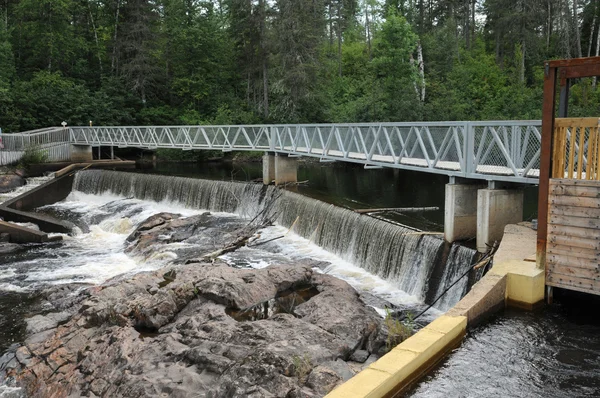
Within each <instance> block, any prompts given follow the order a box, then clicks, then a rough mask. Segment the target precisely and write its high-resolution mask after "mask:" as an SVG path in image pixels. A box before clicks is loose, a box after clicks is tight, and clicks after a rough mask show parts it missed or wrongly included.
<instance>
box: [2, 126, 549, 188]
mask: <svg viewBox="0 0 600 398" xmlns="http://www.w3.org/2000/svg"><path fill="white" fill-rule="evenodd" d="M540 133H541V121H539V120H533V121H483V122H411V123H356V124H297V125H284V124H281V125H277V124H273V125H247V126H245V125H234V126H129V127H127V126H111V127H109V126H97V127H64V128H63V127H58V128H46V129H41V130H35V131H28V132H23V133H18V134H5V135H3V136H2V137H3V145H4V149H2V150H0V164H7V163H11V162H15V161H16V160H18V159H19V158H20V157H21V156H22V154H23V152H24V151H25V150H26V148H28V147H38V148H40V149H42V150H44V151H46V152H47V153H48V159H49V160H50V161H68V160H71V159H72V157H73V152H74V151H75V152H78V151H80V150H81V149H80V148H82V147H89V148H91V147H100V146H110V147H119V148H124V147H136V148H146V149H157V148H175V149H181V150H221V151H264V152H270V153H272V154H278V155H287V156H288V157H298V156H310V157H315V158H319V159H320V160H321V161H323V162H327V161H345V162H352V163H359V164H363V165H364V166H365V168H381V167H390V168H397V169H406V170H415V171H422V172H429V173H438V174H445V175H448V176H451V177H462V178H468V179H477V180H488V181H506V182H514V183H525V184H537V181H538V176H539V165H540V142H541V134H540Z"/></svg>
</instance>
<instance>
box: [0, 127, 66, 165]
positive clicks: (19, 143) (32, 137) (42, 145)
mask: <svg viewBox="0 0 600 398" xmlns="http://www.w3.org/2000/svg"><path fill="white" fill-rule="evenodd" d="M1 137H2V147H1V148H0V165H3V166H4V165H9V164H13V163H17V162H18V161H19V160H20V159H21V157H22V156H23V154H24V153H25V151H26V150H27V149H30V150H36V151H42V152H44V153H45V154H46V159H47V161H49V162H63V161H69V160H70V159H71V144H70V141H69V131H68V129H65V128H62V127H58V128H57V127H51V128H45V129H39V130H32V131H27V132H24V133H18V134H2V135H1Z"/></svg>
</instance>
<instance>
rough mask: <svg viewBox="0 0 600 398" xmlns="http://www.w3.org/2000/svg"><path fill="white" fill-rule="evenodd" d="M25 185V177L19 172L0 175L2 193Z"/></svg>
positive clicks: (0, 191) (0, 190)
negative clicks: (18, 173)
mask: <svg viewBox="0 0 600 398" xmlns="http://www.w3.org/2000/svg"><path fill="white" fill-rule="evenodd" d="M23 185H25V179H24V178H23V177H21V176H19V175H17V174H3V175H0V193H6V192H10V191H14V190H15V189H17V188H19V187H21V186H23Z"/></svg>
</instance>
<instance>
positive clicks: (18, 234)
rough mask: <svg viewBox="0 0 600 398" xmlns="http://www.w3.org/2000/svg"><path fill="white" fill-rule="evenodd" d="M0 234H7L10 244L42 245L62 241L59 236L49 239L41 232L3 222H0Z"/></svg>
mask: <svg viewBox="0 0 600 398" xmlns="http://www.w3.org/2000/svg"><path fill="white" fill-rule="evenodd" d="M0 233H8V234H9V235H10V241H11V242H12V243H44V242H53V241H57V240H62V237H60V236H58V237H55V238H50V237H49V236H48V234H45V233H43V232H40V231H36V230H35V229H31V228H26V227H22V226H20V225H15V224H11V223H7V222H5V221H0Z"/></svg>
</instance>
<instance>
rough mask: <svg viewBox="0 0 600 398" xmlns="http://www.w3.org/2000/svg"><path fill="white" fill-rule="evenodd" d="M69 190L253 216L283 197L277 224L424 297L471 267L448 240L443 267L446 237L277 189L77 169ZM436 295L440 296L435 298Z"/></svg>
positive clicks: (457, 289) (468, 256)
mask: <svg viewBox="0 0 600 398" xmlns="http://www.w3.org/2000/svg"><path fill="white" fill-rule="evenodd" d="M74 189H76V190H78V191H82V192H85V193H94V194H100V193H105V192H110V193H112V194H116V195H121V196H125V197H135V198H137V199H142V200H152V201H157V202H161V201H173V202H178V203H179V204H181V205H183V206H185V207H189V208H193V209H206V210H210V211H217V212H229V213H237V214H239V215H240V216H242V217H252V216H254V215H256V214H257V213H258V212H259V211H260V210H261V209H262V208H263V206H264V204H265V202H267V200H265V198H272V197H273V196H274V195H279V193H281V195H280V196H279V198H278V201H277V204H276V206H275V207H276V209H275V212H276V213H277V222H278V223H279V224H281V225H283V226H285V227H288V228H290V227H292V226H293V231H294V232H295V233H297V234H298V235H300V236H302V237H304V238H306V239H309V240H310V241H312V242H313V243H314V244H316V245H318V246H320V247H322V248H324V249H326V250H328V251H329V252H332V253H334V254H336V255H338V256H339V257H341V258H342V259H344V260H346V261H348V262H350V263H352V264H354V265H356V266H359V267H361V268H363V269H365V270H367V271H369V272H371V273H372V274H375V275H378V276H380V277H382V278H384V279H386V280H388V281H390V282H392V283H394V284H397V286H398V287H399V288H400V289H402V290H403V291H405V292H407V293H409V294H411V295H413V296H415V297H417V298H419V299H420V300H423V301H425V300H426V298H428V297H431V296H432V295H433V292H434V291H437V292H440V293H441V292H442V291H443V290H444V289H445V288H446V286H448V285H449V284H451V283H452V282H454V280H455V279H456V277H458V276H459V275H461V274H462V273H463V272H465V270H466V267H468V266H470V265H471V262H472V260H473V258H474V256H475V254H476V253H475V251H474V250H472V249H468V248H465V247H462V246H459V245H453V246H452V248H451V249H450V253H449V254H448V256H447V260H446V262H445V264H440V262H442V261H445V255H444V245H445V244H444V241H443V240H442V239H440V238H439V237H436V236H432V235H424V234H419V233H418V232H415V230H414V229H410V228H408V227H402V226H400V225H397V224H393V223H390V222H386V221H384V220H381V219H376V218H373V217H368V216H364V215H359V214H357V213H355V212H353V211H351V210H348V209H344V208H341V207H337V206H334V205H332V204H328V203H325V202H322V201H319V200H316V199H312V198H309V197H306V196H303V195H300V194H297V193H294V192H290V191H280V190H278V189H277V188H275V187H272V186H271V187H265V186H263V185H261V184H248V183H241V182H227V181H209V180H199V179H193V178H183V177H169V176H159V175H148V174H136V173H125V172H117V171H101V170H86V171H82V172H79V173H78V174H77V176H76V178H75V181H74ZM436 267H442V269H443V272H439V274H441V275H442V276H441V279H439V283H438V281H437V280H436V281H435V282H433V283H430V280H431V279H432V278H431V277H432V274H433V272H434V270H435V269H436ZM467 288H468V278H466V277H465V278H464V280H461V282H459V283H458V284H457V285H456V286H454V287H453V288H452V289H451V290H450V291H449V292H448V293H447V294H446V296H445V297H443V298H442V299H441V300H440V302H439V303H438V305H437V306H438V307H439V308H444V309H446V308H449V307H450V306H452V305H454V304H455V303H456V302H457V301H458V300H460V298H461V297H462V296H463V295H464V293H465V292H466V289H467ZM434 296H437V294H436V295H434Z"/></svg>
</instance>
